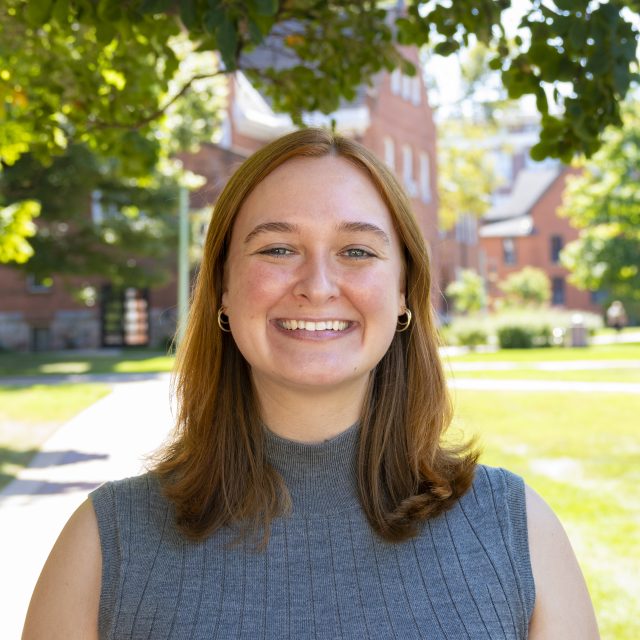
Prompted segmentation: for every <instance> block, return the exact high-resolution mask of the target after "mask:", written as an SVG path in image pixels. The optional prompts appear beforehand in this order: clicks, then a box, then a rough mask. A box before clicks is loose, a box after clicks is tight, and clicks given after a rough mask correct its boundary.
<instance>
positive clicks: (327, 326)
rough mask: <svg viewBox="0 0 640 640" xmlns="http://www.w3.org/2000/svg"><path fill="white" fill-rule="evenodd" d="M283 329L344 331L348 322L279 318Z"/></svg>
mask: <svg viewBox="0 0 640 640" xmlns="http://www.w3.org/2000/svg"><path fill="white" fill-rule="evenodd" d="M280 325H281V326H282V328H283V329H289V330H294V329H304V330H305V331H344V330H345V329H346V328H347V327H348V326H349V323H348V322H345V321H344V320H322V321H320V322H312V321H309V320H281V321H280Z"/></svg>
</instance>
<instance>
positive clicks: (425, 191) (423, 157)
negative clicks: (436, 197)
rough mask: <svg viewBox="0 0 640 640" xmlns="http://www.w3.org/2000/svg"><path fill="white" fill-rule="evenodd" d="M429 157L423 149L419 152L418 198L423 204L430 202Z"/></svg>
mask: <svg viewBox="0 0 640 640" xmlns="http://www.w3.org/2000/svg"><path fill="white" fill-rule="evenodd" d="M432 198H433V196H432V194H431V159H430V158H429V154H428V153H426V152H425V151H421V152H420V199H421V200H422V202H424V203H425V204H427V203H429V202H431V200H432Z"/></svg>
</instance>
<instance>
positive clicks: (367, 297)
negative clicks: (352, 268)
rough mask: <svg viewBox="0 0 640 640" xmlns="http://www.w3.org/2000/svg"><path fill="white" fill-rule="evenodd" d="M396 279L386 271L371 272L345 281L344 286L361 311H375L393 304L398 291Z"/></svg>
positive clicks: (380, 310)
mask: <svg viewBox="0 0 640 640" xmlns="http://www.w3.org/2000/svg"><path fill="white" fill-rule="evenodd" d="M398 280H399V279H398V278H393V277H390V276H389V274H386V273H385V274H383V273H377V272H372V273H370V274H367V275H366V276H364V277H363V276H362V274H361V275H360V277H358V278H353V279H351V280H350V281H348V282H345V287H348V288H349V291H350V295H349V297H350V298H351V299H352V300H353V301H354V303H356V304H357V305H358V306H359V307H360V308H361V310H362V311H363V312H369V313H377V312H384V311H385V310H386V311H388V309H389V307H390V306H391V305H395V301H396V299H397V296H398V292H399V284H398ZM394 308H395V307H394Z"/></svg>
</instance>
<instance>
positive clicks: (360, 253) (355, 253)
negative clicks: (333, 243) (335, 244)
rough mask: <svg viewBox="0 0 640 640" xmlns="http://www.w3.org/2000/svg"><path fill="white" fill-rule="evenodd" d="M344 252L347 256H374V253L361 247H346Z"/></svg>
mask: <svg viewBox="0 0 640 640" xmlns="http://www.w3.org/2000/svg"><path fill="white" fill-rule="evenodd" d="M343 253H344V255H345V256H347V258H373V253H371V252H370V251H367V250H366V249H359V248H357V247H355V248H353V249H345V251H344V252H343Z"/></svg>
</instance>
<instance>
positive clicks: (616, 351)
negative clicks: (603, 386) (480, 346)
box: [445, 343, 640, 365]
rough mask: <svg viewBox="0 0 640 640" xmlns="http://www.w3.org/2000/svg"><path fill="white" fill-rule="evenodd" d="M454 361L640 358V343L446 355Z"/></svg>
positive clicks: (556, 360)
mask: <svg viewBox="0 0 640 640" xmlns="http://www.w3.org/2000/svg"><path fill="white" fill-rule="evenodd" d="M445 360H449V361H450V362H451V364H452V365H455V363H456V362H499V361H505V360H506V361H509V362H523V363H525V362H544V361H546V362H551V361H553V362H559V361H568V360H640V344H637V343H629V344H607V345H593V346H589V347H572V348H563V347H562V348H561V347H555V348H547V349H502V350H501V351H489V352H470V353H465V354H463V355H456V356H447V358H446V359H445Z"/></svg>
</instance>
